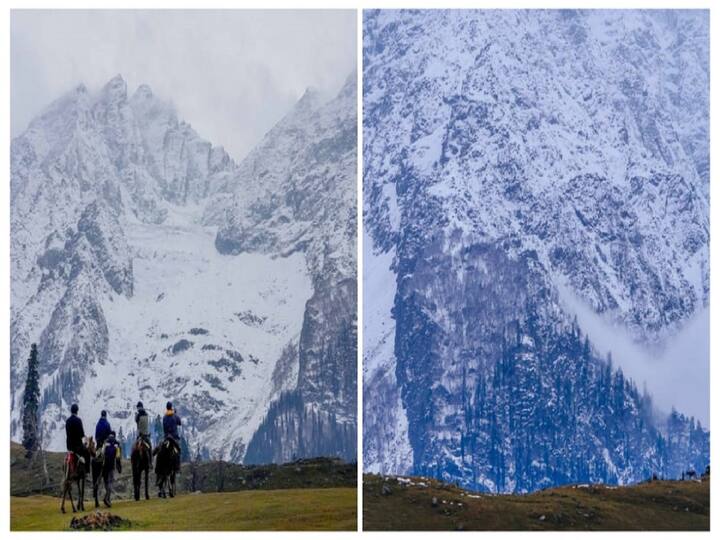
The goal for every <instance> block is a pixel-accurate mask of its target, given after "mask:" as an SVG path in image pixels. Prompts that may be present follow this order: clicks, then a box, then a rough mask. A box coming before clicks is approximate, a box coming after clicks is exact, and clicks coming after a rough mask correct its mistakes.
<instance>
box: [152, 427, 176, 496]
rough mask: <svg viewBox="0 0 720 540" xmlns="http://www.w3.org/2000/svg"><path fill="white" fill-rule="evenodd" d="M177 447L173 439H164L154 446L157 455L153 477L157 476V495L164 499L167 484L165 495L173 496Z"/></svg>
mask: <svg viewBox="0 0 720 540" xmlns="http://www.w3.org/2000/svg"><path fill="white" fill-rule="evenodd" d="M177 452H178V450H177V448H176V446H175V444H174V442H173V441H170V440H168V439H165V440H164V441H163V442H162V443H160V444H159V445H158V447H157V448H155V453H156V454H157V457H156V458H155V477H156V478H157V487H158V497H160V498H162V499H164V498H165V497H166V494H165V486H166V485H167V490H168V492H167V495H169V496H170V497H174V496H175V461H176V456H177Z"/></svg>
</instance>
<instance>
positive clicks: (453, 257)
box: [363, 10, 709, 491]
mask: <svg viewBox="0 0 720 540" xmlns="http://www.w3.org/2000/svg"><path fill="white" fill-rule="evenodd" d="M363 57H364V63H363V72H364V79H363V91H364V96H363V100H364V118H363V129H364V148H363V152H364V161H363V163H364V171H363V175H364V178H363V182H364V229H365V230H364V234H365V242H364V245H365V253H364V268H365V270H364V280H365V281H364V291H365V295H366V296H365V299H364V313H365V323H364V336H365V337H364V340H365V343H364V351H365V352H364V356H365V358H364V383H363V384H364V396H365V397H364V403H365V404H366V405H365V409H364V411H363V414H364V434H363V437H364V461H365V466H366V467H367V468H368V469H369V470H371V471H373V470H374V471H383V472H393V473H406V472H414V473H417V474H430V475H435V476H438V477H442V478H445V479H450V480H453V481H458V482H461V483H462V484H465V485H468V486H472V487H474V488H477V489H483V490H488V491H527V490H533V489H537V488H542V487H546V486H548V485H553V484H558V483H565V482H570V481H606V482H620V483H625V482H630V481H636V480H640V479H642V478H644V477H646V476H649V475H650V474H652V473H653V472H655V473H658V474H667V475H678V476H679V475H680V471H681V469H683V468H686V467H695V468H700V467H704V466H705V464H707V462H708V460H709V453H708V446H709V442H708V439H709V437H708V433H707V431H705V430H704V429H703V428H701V427H700V426H699V424H698V423H696V422H695V420H694V419H691V418H687V417H685V416H683V415H682V414H681V413H678V412H675V411H673V412H672V413H671V414H669V413H670V412H671V411H662V410H658V409H657V407H654V406H653V405H652V399H651V397H650V396H649V395H647V394H644V393H641V392H639V391H638V390H637V388H636V386H635V384H634V383H633V382H632V381H630V380H628V379H627V378H625V377H624V376H623V374H622V371H621V370H619V369H616V368H614V367H613V366H612V362H611V361H608V360H606V359H605V358H604V356H605V351H608V350H610V349H612V348H613V343H598V342H592V341H591V340H588V339H587V334H588V332H589V331H590V330H591V329H590V328H583V327H582V326H580V325H579V324H578V323H577V322H576V320H575V315H576V313H574V312H573V310H572V309H571V306H573V305H577V304H582V305H583V306H584V307H585V308H586V309H588V310H590V311H592V312H594V313H596V314H598V316H601V317H602V318H604V320H605V321H606V322H607V323H608V324H614V325H618V327H619V328H622V329H624V331H627V332H628V333H629V334H630V335H631V336H632V339H633V340H634V341H635V342H636V343H638V344H639V346H641V347H646V348H648V350H660V349H662V348H663V347H664V346H665V344H666V343H667V340H668V339H671V338H672V336H674V335H675V334H676V333H677V332H679V331H681V330H682V329H683V328H684V327H685V326H686V325H687V324H688V323H689V321H691V320H692V319H693V318H694V317H695V316H696V315H697V314H698V313H701V312H702V311H703V310H704V309H705V308H706V307H707V305H708V298H709V296H708V290H709V273H708V272H709V270H708V243H709V226H708V204H709V201H708V193H709V188H708V181H709V148H708V89H709V85H708V81H709V66H708V58H709V57H708V16H707V12H702V11H695V12H692V11H690V12H685V11H673V12H671V11H653V12H643V11H614V12H613V11H504V10H499V11H493V10H489V11H457V10H455V11H391V10H383V11H374V12H366V13H365V18H364V43H363ZM676 361H677V362H682V359H681V358H678V359H676ZM650 391H651V392H652V388H650ZM668 414H669V416H668Z"/></svg>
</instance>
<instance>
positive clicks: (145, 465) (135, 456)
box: [130, 438, 152, 501]
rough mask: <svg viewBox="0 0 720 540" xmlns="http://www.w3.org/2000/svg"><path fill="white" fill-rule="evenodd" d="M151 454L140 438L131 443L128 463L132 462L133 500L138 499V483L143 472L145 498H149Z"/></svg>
mask: <svg viewBox="0 0 720 540" xmlns="http://www.w3.org/2000/svg"><path fill="white" fill-rule="evenodd" d="M151 462H152V456H151V455H150V447H149V446H148V443H146V442H145V441H144V440H142V439H141V438H138V439H137V441H135V444H134V445H133V449H132V453H131V454H130V463H131V464H132V475H133V489H134V493H135V500H136V501H139V500H140V484H141V482H142V474H143V473H145V500H148V499H150V494H149V493H148V477H149V475H150V464H151Z"/></svg>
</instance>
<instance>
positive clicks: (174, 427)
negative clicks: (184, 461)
mask: <svg viewBox="0 0 720 540" xmlns="http://www.w3.org/2000/svg"><path fill="white" fill-rule="evenodd" d="M165 409H166V410H165V416H164V417H163V435H164V436H165V440H168V441H171V442H172V444H173V445H174V446H175V455H176V457H175V472H178V471H179V470H180V435H179V434H178V426H181V425H182V422H180V417H179V416H178V415H177V414H176V413H175V409H174V408H173V404H172V402H171V401H168V402H167V405H166V406H165Z"/></svg>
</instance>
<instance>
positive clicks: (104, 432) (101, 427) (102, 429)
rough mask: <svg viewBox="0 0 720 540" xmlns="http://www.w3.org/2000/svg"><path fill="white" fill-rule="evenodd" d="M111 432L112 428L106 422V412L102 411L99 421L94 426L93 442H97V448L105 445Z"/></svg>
mask: <svg viewBox="0 0 720 540" xmlns="http://www.w3.org/2000/svg"><path fill="white" fill-rule="evenodd" d="M111 431H112V428H111V427H110V422H108V419H107V411H102V412H101V413H100V420H98V422H97V424H96V425H95V441H96V442H97V447H98V448H102V447H103V444H105V441H106V440H107V438H108V435H110V432H111Z"/></svg>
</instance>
